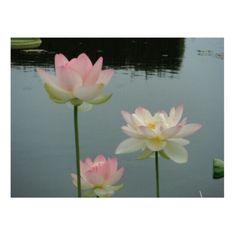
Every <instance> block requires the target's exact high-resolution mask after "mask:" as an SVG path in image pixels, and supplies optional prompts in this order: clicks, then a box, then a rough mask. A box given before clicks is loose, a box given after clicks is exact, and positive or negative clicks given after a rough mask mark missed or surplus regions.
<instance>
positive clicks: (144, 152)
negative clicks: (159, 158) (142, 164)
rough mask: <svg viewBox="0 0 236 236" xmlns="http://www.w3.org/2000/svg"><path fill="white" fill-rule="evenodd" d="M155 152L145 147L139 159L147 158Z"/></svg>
mask: <svg viewBox="0 0 236 236" xmlns="http://www.w3.org/2000/svg"><path fill="white" fill-rule="evenodd" d="M152 154H153V151H152V150H150V149H147V148H146V149H145V150H144V151H143V152H142V153H141V154H140V155H139V156H138V157H137V160H145V159H147V158H148V157H150V156H151V155H152Z"/></svg>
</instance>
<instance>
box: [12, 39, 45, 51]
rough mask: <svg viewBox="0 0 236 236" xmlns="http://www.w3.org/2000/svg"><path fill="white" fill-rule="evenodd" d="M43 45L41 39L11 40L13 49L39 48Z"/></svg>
mask: <svg viewBox="0 0 236 236" xmlns="http://www.w3.org/2000/svg"><path fill="white" fill-rule="evenodd" d="M41 43H42V40H41V39H40V38H11V48H12V49H31V48H38V47H39V46H40V45H41Z"/></svg>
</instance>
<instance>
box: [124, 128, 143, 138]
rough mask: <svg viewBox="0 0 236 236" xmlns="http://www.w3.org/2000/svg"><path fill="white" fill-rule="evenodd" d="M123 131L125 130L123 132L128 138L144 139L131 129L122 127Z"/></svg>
mask: <svg viewBox="0 0 236 236" xmlns="http://www.w3.org/2000/svg"><path fill="white" fill-rule="evenodd" d="M121 129H122V130H123V132H124V133H125V134H127V135H128V136H131V137H133V138H141V137H142V136H141V135H140V134H139V133H138V132H137V131H136V130H134V129H132V128H131V127H127V126H122V127H121Z"/></svg>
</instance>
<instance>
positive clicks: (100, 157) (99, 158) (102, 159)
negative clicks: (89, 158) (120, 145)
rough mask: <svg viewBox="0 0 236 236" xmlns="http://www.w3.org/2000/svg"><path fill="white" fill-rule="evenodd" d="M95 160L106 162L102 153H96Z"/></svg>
mask: <svg viewBox="0 0 236 236" xmlns="http://www.w3.org/2000/svg"><path fill="white" fill-rule="evenodd" d="M95 162H106V158H105V157H104V156H103V155H98V156H97V157H96V158H95V160H94V163H95Z"/></svg>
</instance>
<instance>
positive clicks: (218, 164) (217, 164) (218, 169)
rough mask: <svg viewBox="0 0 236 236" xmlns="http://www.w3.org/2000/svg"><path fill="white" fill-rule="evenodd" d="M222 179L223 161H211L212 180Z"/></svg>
mask: <svg viewBox="0 0 236 236" xmlns="http://www.w3.org/2000/svg"><path fill="white" fill-rule="evenodd" d="M223 177H224V161H222V160H220V159H214V160H213V178H214V179H220V178H223Z"/></svg>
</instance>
